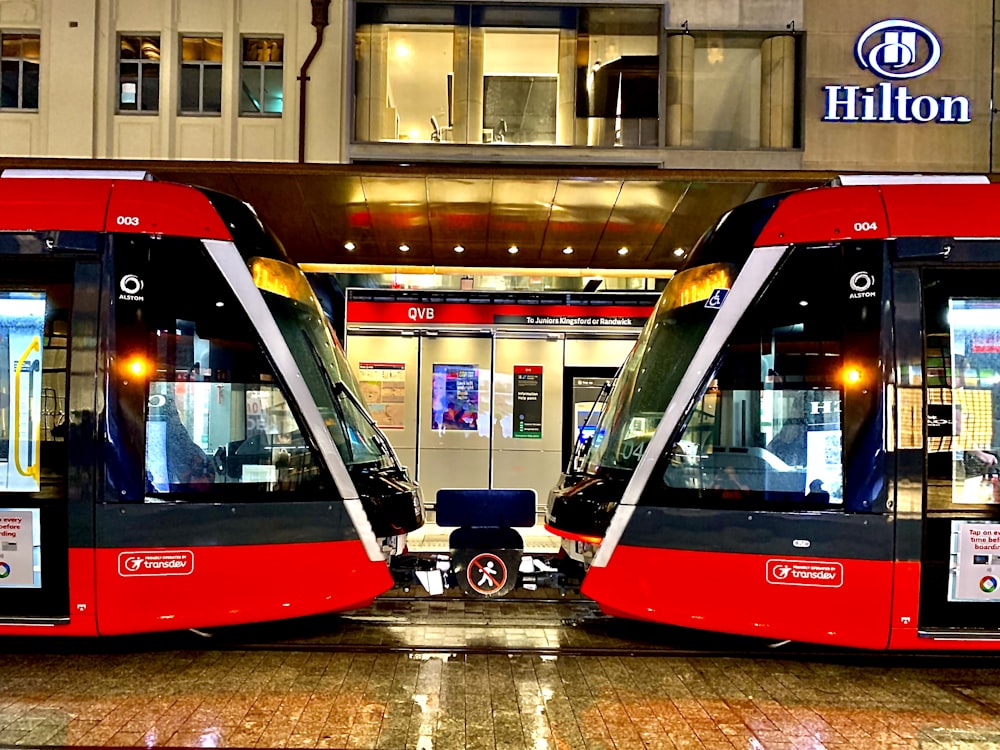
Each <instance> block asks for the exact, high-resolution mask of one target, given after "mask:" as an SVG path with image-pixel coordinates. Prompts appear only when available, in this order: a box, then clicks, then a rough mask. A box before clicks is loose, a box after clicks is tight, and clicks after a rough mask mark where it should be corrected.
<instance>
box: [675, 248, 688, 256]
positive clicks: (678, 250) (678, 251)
mask: <svg viewBox="0 0 1000 750" xmlns="http://www.w3.org/2000/svg"><path fill="white" fill-rule="evenodd" d="M685 252H687V251H686V250H685V249H684V248H683V247H675V248H674V255H676V256H677V257H678V258H679V257H681V256H682V255H684V253H685Z"/></svg>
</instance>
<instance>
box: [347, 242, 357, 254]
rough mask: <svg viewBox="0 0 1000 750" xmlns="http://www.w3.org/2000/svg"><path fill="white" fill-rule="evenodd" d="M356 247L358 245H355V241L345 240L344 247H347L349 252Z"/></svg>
mask: <svg viewBox="0 0 1000 750" xmlns="http://www.w3.org/2000/svg"><path fill="white" fill-rule="evenodd" d="M356 247H357V245H355V244H354V243H353V242H351V241H350V240H348V241H347V242H345V243H344V249H345V250H346V251H347V252H351V251H352V250H353V249H354V248H356Z"/></svg>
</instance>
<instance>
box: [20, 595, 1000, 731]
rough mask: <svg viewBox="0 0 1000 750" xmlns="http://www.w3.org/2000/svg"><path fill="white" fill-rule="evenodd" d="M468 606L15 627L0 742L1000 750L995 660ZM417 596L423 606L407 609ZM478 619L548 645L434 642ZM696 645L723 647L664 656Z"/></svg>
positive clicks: (568, 609) (495, 633) (480, 624)
mask: <svg viewBox="0 0 1000 750" xmlns="http://www.w3.org/2000/svg"><path fill="white" fill-rule="evenodd" d="M432 604H433V605H434V606H435V607H436V606H438V603H436V602H435V603H432ZM469 604H470V606H467V607H465V606H458V603H450V604H449V607H450V608H449V607H445V612H446V613H447V614H446V615H442V614H440V613H437V614H435V613H432V612H431V611H430V605H427V604H426V603H425V602H418V601H414V602H411V603H410V604H409V605H404V604H401V603H390V604H383V605H380V606H378V607H375V608H372V609H371V610H367V611H365V612H363V613H361V614H360V615H357V616H355V617H353V618H352V619H348V618H318V619H316V620H311V621H308V622H304V621H303V622H295V623H283V624H280V625H271V626H267V627H259V628H256V629H239V630H233V631H225V632H219V633H216V634H215V635H214V636H213V637H212V638H208V639H204V638H200V637H198V636H196V635H193V634H171V635H160V636H144V637H142V638H129V639H108V640H105V641H64V640H59V641H51V640H34V641H25V640H17V641H14V640H11V641H9V642H8V643H7V646H8V648H7V649H6V653H5V654H4V655H0V688H2V689H0V746H13V745H26V746H44V745H59V746H73V745H77V746H107V745H115V746H118V745H122V746H140V745H144V746H147V747H153V746H162V747H295V748H298V747H302V748H313V747H320V748H400V749H402V748H419V749H421V750H452V749H454V748H463V747H466V748H491V749H493V748H512V749H518V748H525V749H526V750H528V749H530V750H568V749H571V748H585V749H586V750H592V749H602V748H608V749H609V750H611V749H612V748H615V749H618V748H671V749H673V748H685V749H686V748H710V749H713V750H714V749H718V750H721V749H722V748H725V749H726V750H731V749H732V748H739V749H740V750H760V749H761V748H764V749H766V750H799V749H801V748H809V749H812V748H817V749H818V748H851V749H852V750H854V749H856V748H865V749H867V748H884V749H885V750H889V749H892V750H896V749H898V748H961V749H962V750H967V749H968V750H971V749H973V748H998V749H1000V659H996V658H993V657H969V656H966V657H954V658H952V657H915V656H908V657H907V656H891V657H890V656H884V655H858V654H857V653H839V654H838V653H836V652H825V653H817V652H812V651H810V652H807V651H805V650H802V651H800V652H794V651H792V652H785V651H781V650H773V649H769V648H768V647H767V644H758V648H757V649H756V650H754V651H753V652H750V651H748V652H747V653H745V654H741V653H738V652H737V650H736V646H738V645H740V644H739V643H737V642H736V641H733V640H725V641H718V640H713V639H705V638H701V639H700V640H699V639H698V638H696V637H694V636H692V635H690V634H684V633H681V632H679V631H674V630H670V629H660V628H654V627H651V626H644V627H637V628H636V629H635V630H630V629H629V627H628V626H627V624H625V623H621V622H619V621H614V622H617V623H618V624H617V626H616V625H614V624H613V623H612V622H609V621H608V620H606V619H605V618H600V617H598V616H596V615H594V614H593V613H588V611H587V609H586V607H585V605H581V604H579V603H574V602H567V603H565V604H559V603H556V604H552V605H539V608H538V609H537V610H536V611H535V614H534V615H533V614H532V613H531V610H530V609H524V608H523V605H522V606H521V607H520V608H519V607H506V606H504V607H497V606H492V605H493V604H495V603H475V602H472V603H469ZM425 605H426V606H427V607H428V609H427V611H426V612H422V610H423V608H424V607H425ZM473 605H474V606H473ZM406 606H410V607H411V615H412V616H411V617H410V618H409V619H406V618H405V617H404V619H403V620H402V621H399V622H394V621H393V618H395V617H397V616H400V615H405V612H406ZM548 606H551V607H552V609H551V610H546V609H544V608H545V607H548ZM480 607H481V609H479V608H480ZM581 607H583V609H581ZM470 610H471V611H470ZM366 618H368V619H367V620H366ZM435 628H436V629H437V630H435ZM505 630H507V631H509V632H503V631H505ZM487 631H489V632H487ZM463 632H464V633H465V637H466V638H467V640H466V641H465V643H466V644H470V643H471V644H477V643H478V644H480V645H483V644H493V643H497V644H502V643H507V644H544V646H543V650H542V651H538V652H530V651H525V652H521V653H514V654H510V653H505V652H504V651H503V650H502V648H503V646H498V649H500V650H496V651H493V652H490V653H485V652H483V653H479V652H472V651H464V652H462V651H461V650H460V649H459V651H458V652H456V651H449V650H447V649H442V650H441V651H433V650H431V649H432V648H433V647H434V641H435V638H437V642H439V643H441V644H448V645H450V646H456V647H457V646H459V645H461V644H460V641H461V636H460V633H463ZM629 633H633V634H637V635H635V636H634V637H633V639H632V640H631V643H632V650H627V647H623V648H626V650H623V651H622V652H621V653H618V654H613V653H610V652H608V653H601V654H598V655H588V654H582V655H581V654H572V653H569V654H560V653H559V646H560V644H564V643H571V644H575V646H576V647H578V648H581V649H583V648H587V647H599V648H610V646H611V644H613V643H617V644H619V646H621V644H623V643H627V642H629ZM416 634H422V635H423V636H424V637H426V639H427V640H426V641H425V642H424V643H422V644H419V645H421V646H422V647H423V648H422V650H421V651H420V652H419V653H406V652H403V651H396V650H388V649H387V648H386V645H387V644H397V645H398V644H404V643H406V642H407V641H409V640H410V639H412V638H414V637H416ZM435 634H436V635H435ZM262 635H269V636H271V637H272V638H273V639H274V640H275V641H280V643H281V645H280V647H278V648H276V649H275V648H268V647H267V646H265V645H264V644H263V643H262V640H261V638H260V637H259V636H262ZM247 636H250V637H247ZM657 638H658V639H660V641H661V642H660V643H659V644H657V643H656V642H655V639H657ZM684 638H687V641H684ZM376 640H378V641H381V644H380V643H379V642H374V641H376ZM241 643H242V644H243V645H242V646H241ZM678 643H681V645H682V647H683V649H690V648H691V647H693V645H694V644H695V643H701V645H703V646H707V647H712V646H713V645H714V646H715V647H721V648H724V649H725V651H724V652H721V653H720V652H716V653H708V652H706V653H703V654H697V653H694V652H692V651H691V650H681V649H678V650H677V651H676V652H673V653H670V652H667V651H662V652H660V653H657V654H656V655H650V654H651V651H650V649H652V647H653V646H662V647H670V646H675V645H677V644H678ZM296 644H299V645H296ZM343 645H350V646H351V649H349V650H342V649H339V648H337V647H338V646H343ZM743 645H746V646H747V647H748V648H752V647H753V644H752V643H751V642H749V641H746V642H744V643H743ZM299 646H301V647H299ZM324 646H330V648H324ZM513 648H521V646H517V645H515V646H513ZM550 650H551V651H550ZM632 653H639V654H646V655H638V656H635V655H630V654H632Z"/></svg>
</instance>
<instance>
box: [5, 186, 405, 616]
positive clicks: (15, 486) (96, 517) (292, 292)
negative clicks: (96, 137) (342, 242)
mask: <svg viewBox="0 0 1000 750" xmlns="http://www.w3.org/2000/svg"><path fill="white" fill-rule="evenodd" d="M72 177H75V178H80V177H89V178H88V179H73V178H70V177H69V176H53V175H51V174H38V173H31V172H16V171H11V170H8V171H7V172H5V173H4V174H3V176H2V177H0V634H30V635H35V634H39V635H64V634H65V635H97V634H115V633H132V632H141V631H156V630H167V629H179V628H192V627H197V628H201V627H209V626H219V625H228V624H235V623H246V622H254V621H263V620H272V619H278V618H288V617H296V616H302V615H308V614H314V613H322V612H332V611H337V610H343V609H346V608H352V607H357V606H361V605H364V604H366V603H368V602H370V601H371V600H372V599H373V598H374V597H375V596H377V595H378V594H380V593H382V592H384V591H385V590H387V589H389V588H390V587H391V586H392V577H391V576H390V573H389V571H388V566H387V563H386V555H387V554H388V552H389V551H391V550H395V549H401V545H400V544H399V542H398V540H399V537H400V536H401V535H403V534H405V532H407V531H410V530H412V529H414V528H417V527H418V526H419V525H420V523H422V508H421V504H420V498H419V493H418V491H417V489H416V487H415V485H414V484H412V483H411V482H410V481H409V479H408V477H407V475H406V473H405V471H404V470H403V469H402V468H401V467H400V466H399V463H398V461H397V460H396V457H395V455H394V453H393V452H392V450H391V448H390V447H389V444H388V442H387V441H386V440H385V438H384V437H383V436H382V435H381V434H380V432H379V430H378V429H377V428H376V426H375V424H374V423H373V422H372V421H371V419H370V417H369V416H368V414H367V412H366V411H365V409H364V407H363V406H362V402H361V400H360V396H359V388H358V386H357V382H356V380H355V379H354V377H353V375H352V374H351V370H350V368H349V366H348V364H347V361H346V359H345V357H344V354H343V351H342V349H341V348H340V344H339V343H338V341H337V339H336V336H335V335H334V334H333V331H332V329H331V327H330V326H329V324H328V323H327V321H326V318H325V316H324V315H323V313H322V311H321V309H320V307H319V306H318V304H317V302H316V299H315V297H314V296H313V294H312V292H311V290H310V287H309V284H308V283H307V281H306V279H305V277H304V276H303V275H302V274H301V272H300V271H299V270H298V269H297V268H296V267H295V266H292V265H290V264H289V263H288V260H287V258H286V257H285V255H284V252H283V250H282V249H281V248H280V247H279V246H278V245H277V243H276V242H275V241H274V240H273V238H272V237H271V236H270V235H269V233H268V232H267V231H266V230H265V228H264V227H263V226H262V225H261V223H260V221H259V220H258V219H257V217H256V215H255V214H254V213H253V211H252V209H250V208H249V207H248V206H246V205H245V204H243V203H242V202H240V201H238V200H235V199H233V198H230V197H228V196H224V195H220V194H217V193H213V192H210V191H205V190H199V189H196V188H192V187H188V186H184V185H177V184H170V183H165V182H158V181H151V180H148V179H136V175H130V174H118V175H107V174H89V175H88V174H86V173H73V175H72Z"/></svg>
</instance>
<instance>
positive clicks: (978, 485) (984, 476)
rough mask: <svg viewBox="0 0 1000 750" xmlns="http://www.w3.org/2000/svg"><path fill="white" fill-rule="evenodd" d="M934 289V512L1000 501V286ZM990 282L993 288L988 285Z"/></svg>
mask: <svg viewBox="0 0 1000 750" xmlns="http://www.w3.org/2000/svg"><path fill="white" fill-rule="evenodd" d="M982 276H983V275H982V274H980V278H977V279H972V278H965V279H963V280H962V283H961V285H959V284H957V283H955V282H952V280H951V279H947V278H946V280H945V281H944V283H940V282H938V283H935V284H933V285H932V286H930V287H928V289H927V298H928V315H927V320H928V323H927V326H928V327H927V333H926V339H925V342H924V373H925V380H926V389H927V451H928V464H927V468H928V476H927V480H928V481H927V499H928V503H929V507H930V508H931V509H948V508H951V507H953V506H954V505H994V504H998V503H1000V483H998V479H997V477H998V472H1000V462H998V456H1000V297H996V296H988V295H990V294H993V293H995V292H993V291H992V290H995V288H996V287H995V286H992V283H993V282H994V281H995V279H994V278H992V277H991V276H990V275H989V274H985V276H986V278H982ZM987 280H988V281H989V284H990V285H987V283H986V282H987Z"/></svg>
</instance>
